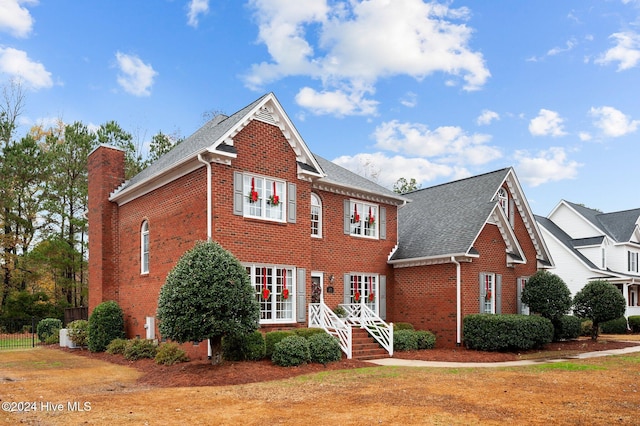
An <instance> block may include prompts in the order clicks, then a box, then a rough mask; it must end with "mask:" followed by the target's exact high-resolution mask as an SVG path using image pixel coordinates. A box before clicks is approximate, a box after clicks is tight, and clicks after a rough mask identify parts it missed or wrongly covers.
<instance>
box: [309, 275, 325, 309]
mask: <svg viewBox="0 0 640 426" xmlns="http://www.w3.org/2000/svg"><path fill="white" fill-rule="evenodd" d="M322 277H323V275H322V273H321V272H312V273H311V303H321V302H324V300H323V299H324V298H323V294H322Z"/></svg>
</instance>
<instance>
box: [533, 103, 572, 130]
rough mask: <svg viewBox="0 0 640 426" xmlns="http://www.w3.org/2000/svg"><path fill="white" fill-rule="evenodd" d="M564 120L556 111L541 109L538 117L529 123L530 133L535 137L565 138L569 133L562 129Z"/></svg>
mask: <svg viewBox="0 0 640 426" xmlns="http://www.w3.org/2000/svg"><path fill="white" fill-rule="evenodd" d="M563 122H564V119H562V118H560V115H559V114H558V113H557V112H555V111H550V110H548V109H544V108H543V109H541V110H540V112H539V113H538V116H537V117H536V118H534V119H532V120H531V121H530V122H529V132H530V133H531V134H532V135H533V136H554V137H557V136H564V135H566V134H567V133H566V132H565V131H564V130H563V128H562V123H563Z"/></svg>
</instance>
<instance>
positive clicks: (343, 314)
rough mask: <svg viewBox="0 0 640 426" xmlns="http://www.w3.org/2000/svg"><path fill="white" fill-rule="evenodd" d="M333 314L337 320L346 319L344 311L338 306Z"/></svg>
mask: <svg viewBox="0 0 640 426" xmlns="http://www.w3.org/2000/svg"><path fill="white" fill-rule="evenodd" d="M333 313H334V314H336V315H337V316H338V317H339V318H346V317H347V311H346V309H344V308H343V307H342V306H340V305H338V306H336V308H335V309H334V310H333Z"/></svg>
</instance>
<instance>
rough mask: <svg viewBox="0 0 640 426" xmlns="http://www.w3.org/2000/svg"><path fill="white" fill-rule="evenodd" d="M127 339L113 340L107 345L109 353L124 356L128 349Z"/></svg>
mask: <svg viewBox="0 0 640 426" xmlns="http://www.w3.org/2000/svg"><path fill="white" fill-rule="evenodd" d="M128 343H129V341H128V340H127V339H113V340H112V341H111V342H109V344H108V345H107V353H108V354H111V355H124V350H125V349H127V344H128Z"/></svg>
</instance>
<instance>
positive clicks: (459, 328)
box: [451, 256, 462, 346]
mask: <svg viewBox="0 0 640 426" xmlns="http://www.w3.org/2000/svg"><path fill="white" fill-rule="evenodd" d="M451 262H453V263H455V264H456V346H460V345H461V344H462V304H461V300H460V299H461V295H462V289H461V288H460V287H461V285H460V262H458V261H457V260H456V258H455V257H454V256H451Z"/></svg>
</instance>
